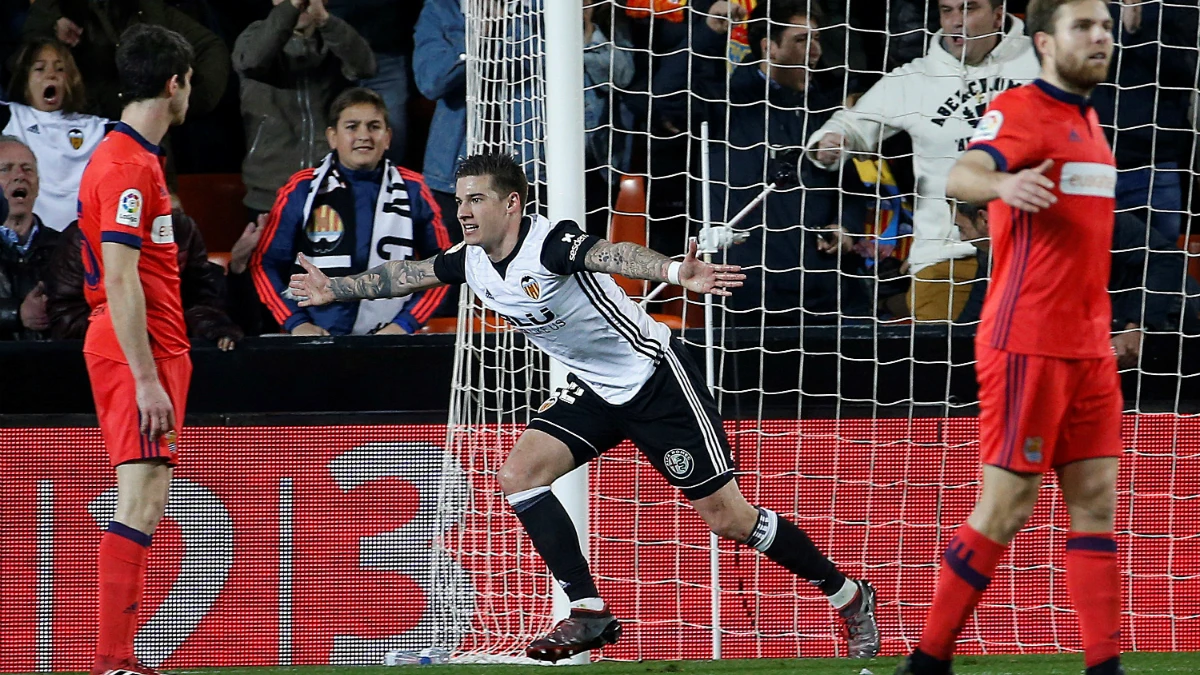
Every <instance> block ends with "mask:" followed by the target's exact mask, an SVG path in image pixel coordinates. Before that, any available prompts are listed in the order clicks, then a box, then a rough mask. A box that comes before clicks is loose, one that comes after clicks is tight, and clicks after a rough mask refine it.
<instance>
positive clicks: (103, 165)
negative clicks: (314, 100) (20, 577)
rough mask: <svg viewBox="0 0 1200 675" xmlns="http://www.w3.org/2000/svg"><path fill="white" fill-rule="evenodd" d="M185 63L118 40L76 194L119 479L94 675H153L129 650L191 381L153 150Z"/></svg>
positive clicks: (100, 383) (103, 571) (103, 573)
mask: <svg viewBox="0 0 1200 675" xmlns="http://www.w3.org/2000/svg"><path fill="white" fill-rule="evenodd" d="M191 63H192V49H191V47H190V46H189V45H188V43H187V42H186V41H185V40H184V39H183V37H181V36H180V35H179V34H177V33H173V32H171V31H169V30H167V29H165V28H162V27H159V26H149V25H137V26H134V27H132V28H130V29H129V30H127V31H125V33H124V34H123V35H122V36H121V40H120V46H119V47H118V48H117V70H118V73H119V77H120V84H121V92H122V96H123V97H124V102H125V108H124V110H122V112H121V122H120V124H118V125H117V127H116V128H115V129H114V130H113V131H112V132H110V133H109V134H108V136H107V137H106V138H105V139H104V141H103V142H101V143H100V146H99V147H98V148H97V149H96V152H95V153H94V154H93V155H92V159H91V161H90V162H89V163H88V165H87V168H86V169H85V170H84V172H83V179H82V181H81V183H80V189H79V227H80V230H81V231H82V234H83V250H82V255H83V264H84V293H85V295H86V297H87V300H88V304H89V305H91V307H92V315H91V321H90V323H89V325H88V331H87V337H86V338H85V339H84V346H83V352H84V358H85V359H86V361H87V369H88V377H89V379H90V380H91V383H92V395H93V396H94V398H95V401H96V414H97V416H98V417H99V419H100V432H101V435H102V436H103V438H104V446H105V449H107V450H108V454H109V458H110V460H111V462H112V465H113V466H114V467H115V468H116V473H117V508H116V512H115V513H114V514H113V518H112V520H111V521H110V522H109V524H108V531H107V532H105V533H104V536H103V537H102V538H101V540H100V552H99V565H98V572H99V585H100V597H99V608H100V616H99V635H98V637H97V641H96V657H95V660H94V661H93V664H92V673H93V675H103V674H104V673H113V672H117V671H124V672H133V673H154V671H153V670H151V669H150V668H148V667H145V666H143V665H141V664H140V663H138V661H137V659H136V657H135V656H134V654H133V639H134V636H135V634H136V633H137V612H138V607H139V604H140V603H141V598H142V589H143V587H144V586H145V578H146V574H145V573H146V557H147V553H148V549H149V546H150V537H151V535H153V534H154V530H155V528H156V527H157V526H158V522H159V520H160V519H161V518H162V515H163V511H164V509H165V508H166V503H167V489H168V486H169V485H170V482H171V473H172V471H173V467H174V466H175V464H176V461H177V459H178V451H177V448H176V442H177V439H178V434H179V427H180V425H181V424H182V423H183V412H184V404H185V403H186V400H187V389H188V381H189V380H190V378H191V372H192V366H191V361H190V359H189V358H188V349H189V343H188V338H187V331H186V326H185V325H184V320H183V307H182V302H181V300H180V297H179V263H178V256H177V253H178V248H177V247H176V245H175V237H174V234H173V232H172V229H171V201H170V198H169V196H168V194H167V183H166V180H165V178H164V177H163V169H162V158H161V156H160V152H159V147H158V144H159V143H161V142H162V138H163V136H164V135H166V133H167V130H168V129H169V128H170V127H171V126H172V125H175V124H180V123H182V122H183V119H184V116H185V115H186V114H187V106H188V95H189V93H190V92H191V76H192V68H191ZM122 675H124V673H122Z"/></svg>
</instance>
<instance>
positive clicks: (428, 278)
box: [288, 255, 443, 307]
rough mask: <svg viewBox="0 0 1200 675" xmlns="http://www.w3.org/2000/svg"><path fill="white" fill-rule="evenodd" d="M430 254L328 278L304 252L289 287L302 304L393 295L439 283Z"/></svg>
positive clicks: (392, 296) (431, 286) (406, 293)
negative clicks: (299, 271) (300, 269)
mask: <svg viewBox="0 0 1200 675" xmlns="http://www.w3.org/2000/svg"><path fill="white" fill-rule="evenodd" d="M433 261H434V259H433V258H427V259H425V260H393V261H391V262H386V263H384V264H382V265H380V266H379V267H372V268H371V269H369V270H367V271H366V272H363V273H362V274H353V275H350V276H347V277H334V278H332V279H330V278H329V277H327V276H325V273H324V272H322V271H321V270H320V269H318V268H317V267H316V266H315V265H313V264H312V262H310V261H309V260H308V258H306V257H304V256H303V255H301V256H300V266H301V267H303V268H304V273H303V274H293V275H292V280H291V283H289V284H288V288H289V289H290V290H291V291H292V296H293V297H295V298H296V300H298V301H299V304H300V306H301V307H311V306H314V305H325V304H328V303H331V302H346V301H351V300H374V299H377V298H396V297H400V296H404V295H408V294H410V293H415V292H416V291H419V290H423V289H426V288H433V287H434V286H440V285H442V283H443V282H442V281H441V280H439V279H438V278H437V275H436V274H434V271H433Z"/></svg>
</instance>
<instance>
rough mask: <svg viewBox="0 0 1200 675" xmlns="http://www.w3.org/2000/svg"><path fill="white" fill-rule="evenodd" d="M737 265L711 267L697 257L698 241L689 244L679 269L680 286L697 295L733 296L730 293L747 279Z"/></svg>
mask: <svg viewBox="0 0 1200 675" xmlns="http://www.w3.org/2000/svg"><path fill="white" fill-rule="evenodd" d="M741 271H742V268H741V267H738V266H737V265H711V264H709V263H706V262H704V261H703V260H700V259H699V258H697V257H696V240H695V239H692V240H691V241H690V242H688V252H687V255H686V256H684V258H683V266H682V267H680V268H679V285H680V286H683V287H684V288H686V289H688V290H689V291H693V292H696V293H712V294H713V295H733V293H731V292H730V291H729V289H731V288H737V287H738V286H741V285H742V280H743V279H745V278H746V275H745V274H742V273H741Z"/></svg>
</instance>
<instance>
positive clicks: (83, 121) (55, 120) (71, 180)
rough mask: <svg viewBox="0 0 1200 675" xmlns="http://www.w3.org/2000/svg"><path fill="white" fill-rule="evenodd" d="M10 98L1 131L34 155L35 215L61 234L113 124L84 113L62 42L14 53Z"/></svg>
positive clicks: (39, 42)
mask: <svg viewBox="0 0 1200 675" xmlns="http://www.w3.org/2000/svg"><path fill="white" fill-rule="evenodd" d="M16 63H17V65H16V71H15V73H14V75H13V79H12V85H11V86H10V87H9V91H10V92H12V102H11V103H7V104H0V129H3V133H4V134H5V135H6V136H14V137H16V138H19V139H21V141H22V142H24V143H25V145H28V146H29V148H30V150H32V151H33V154H34V156H36V157H37V162H38V167H39V169H40V172H39V178H40V182H41V187H40V190H39V193H38V199H37V206H36V213H37V215H38V217H40V218H41V221H42V224H43V225H45V226H46V227H49V228H51V229H53V230H57V231H59V232H61V231H62V230H63V229H64V228H66V227H67V225H70V224H71V223H72V222H74V220H75V218H76V217H78V213H77V205H78V202H79V181H80V179H81V178H83V169H84V167H86V166H87V163H88V160H89V159H91V157H92V152H93V151H94V150H95V149H96V146H98V145H100V141H101V140H103V139H104V135H105V134H106V133H108V132H109V131H111V130H112V128H113V127H114V126H116V125H115V124H114V123H112V122H110V121H109V120H106V119H104V118H103V117H96V116H95V115H85V114H83V113H82V112H81V111H82V110H83V107H84V104H85V102H86V100H87V99H86V92H85V91H84V86H83V79H82V77H81V76H80V74H79V69H78V68H77V67H76V65H75V58H74V57H73V56H71V50H69V49H67V47H66V45H64V44H63V43H61V42H59V41H58V40H55V39H53V38H34V39H32V40H29V41H27V42H26V43H25V44H24V45H23V46H22V47H21V51H19V52H18V53H17V59H16Z"/></svg>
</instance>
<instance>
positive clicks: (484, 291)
mask: <svg viewBox="0 0 1200 675" xmlns="http://www.w3.org/2000/svg"><path fill="white" fill-rule="evenodd" d="M483 294H484V295H486V296H487V297H488V300H495V299H496V296H494V295H492V291H491V289H488V288H485V289H483Z"/></svg>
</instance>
